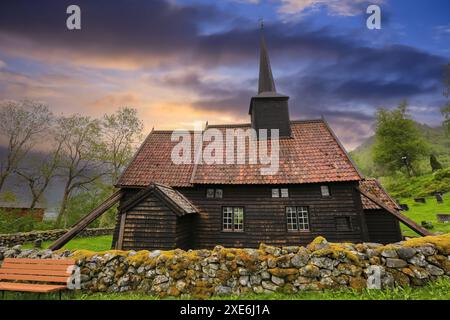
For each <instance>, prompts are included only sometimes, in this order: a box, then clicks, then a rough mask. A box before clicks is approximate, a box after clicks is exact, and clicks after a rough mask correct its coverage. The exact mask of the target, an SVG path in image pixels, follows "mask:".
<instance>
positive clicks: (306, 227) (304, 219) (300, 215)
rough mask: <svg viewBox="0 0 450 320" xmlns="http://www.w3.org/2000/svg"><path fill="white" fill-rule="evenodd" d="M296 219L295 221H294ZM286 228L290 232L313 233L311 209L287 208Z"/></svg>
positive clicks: (304, 207)
mask: <svg viewBox="0 0 450 320" xmlns="http://www.w3.org/2000/svg"><path fill="white" fill-rule="evenodd" d="M294 217H295V221H293V220H294ZM295 225H296V229H295V228H294V226H295ZM286 226H287V230H288V231H311V226H310V221H309V208H308V207H307V206H295V207H294V206H288V207H286Z"/></svg>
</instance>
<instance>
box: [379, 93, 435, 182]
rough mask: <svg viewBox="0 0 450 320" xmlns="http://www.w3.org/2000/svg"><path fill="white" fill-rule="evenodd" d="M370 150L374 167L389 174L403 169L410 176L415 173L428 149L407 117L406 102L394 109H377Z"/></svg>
mask: <svg viewBox="0 0 450 320" xmlns="http://www.w3.org/2000/svg"><path fill="white" fill-rule="evenodd" d="M373 148H374V149H373V152H374V162H375V164H376V165H378V166H380V167H382V168H384V169H386V170H387V171H388V172H390V173H391V174H392V173H395V171H397V170H401V169H403V168H405V169H406V172H407V174H408V175H409V176H411V175H412V174H414V171H415V170H414V166H415V164H416V162H417V161H418V160H419V159H420V158H421V157H423V156H424V155H426V154H427V151H428V146H427V144H426V143H425V141H424V140H423V138H422V136H421V134H420V131H419V130H418V129H417V128H416V127H415V125H414V121H413V120H411V119H410V117H409V115H408V105H407V102H406V101H403V102H402V103H400V105H399V106H398V107H397V108H395V109H394V110H386V109H383V108H381V109H379V110H378V112H377V115H376V132H375V144H374V146H373Z"/></svg>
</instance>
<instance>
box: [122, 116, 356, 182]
mask: <svg viewBox="0 0 450 320" xmlns="http://www.w3.org/2000/svg"><path fill="white" fill-rule="evenodd" d="M210 128H217V129H219V130H222V131H223V132H224V131H225V129H227V128H242V129H246V128H250V124H246V125H220V126H208V129H210ZM291 128H292V137H291V138H286V139H280V167H279V170H278V173H277V174H275V175H272V176H268V175H261V172H260V169H261V167H267V166H268V165H262V164H255V165H250V164H242V165H239V164H233V165H226V164H223V165H217V164H214V165H206V164H199V165H197V166H194V165H176V164H173V163H172V161H171V158H170V157H171V150H172V147H173V146H174V145H176V144H177V142H171V141H170V136H171V131H153V132H152V133H150V135H149V136H148V137H147V139H146V141H145V142H144V143H143V145H142V146H141V148H140V150H139V151H138V152H137V154H136V156H135V158H134V159H133V161H132V162H131V163H130V165H129V166H128V168H127V169H126V170H125V171H124V173H123V175H122V177H121V178H120V179H119V182H118V185H119V186H121V187H126V186H147V185H149V184H150V183H152V182H154V183H162V184H166V185H169V186H172V187H184V186H191V185H193V184H300V183H314V182H333V181H355V180H360V179H362V176H361V175H360V174H359V172H358V170H357V169H356V167H355V165H354V164H353V163H352V161H351V160H350V158H349V157H348V155H347V153H346V152H345V150H344V149H343V147H342V146H341V145H340V143H339V141H338V140H337V138H336V137H335V136H334V134H333V132H332V131H331V129H330V128H329V127H328V125H327V123H326V122H325V121H324V120H307V121H292V122H291ZM205 145H206V144H205Z"/></svg>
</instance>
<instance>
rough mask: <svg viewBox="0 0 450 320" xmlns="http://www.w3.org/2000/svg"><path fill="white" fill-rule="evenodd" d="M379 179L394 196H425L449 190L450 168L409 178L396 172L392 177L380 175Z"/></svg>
mask: <svg viewBox="0 0 450 320" xmlns="http://www.w3.org/2000/svg"><path fill="white" fill-rule="evenodd" d="M379 180H380V181H381V183H382V184H383V186H384V187H385V188H386V189H387V191H389V194H390V195H392V196H393V197H395V198H416V197H427V196H432V195H434V194H435V192H437V191H440V192H449V191H450V168H445V169H441V170H438V171H436V172H433V173H428V174H424V175H420V176H415V177H411V178H409V177H406V176H405V175H401V174H397V175H395V176H392V177H380V178H379Z"/></svg>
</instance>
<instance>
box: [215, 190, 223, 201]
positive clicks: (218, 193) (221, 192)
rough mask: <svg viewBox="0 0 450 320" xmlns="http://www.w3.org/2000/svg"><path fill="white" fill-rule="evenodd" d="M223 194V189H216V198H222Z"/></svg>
mask: <svg viewBox="0 0 450 320" xmlns="http://www.w3.org/2000/svg"><path fill="white" fill-rule="evenodd" d="M222 196H223V190H222V189H216V198H218V199H222Z"/></svg>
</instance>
